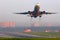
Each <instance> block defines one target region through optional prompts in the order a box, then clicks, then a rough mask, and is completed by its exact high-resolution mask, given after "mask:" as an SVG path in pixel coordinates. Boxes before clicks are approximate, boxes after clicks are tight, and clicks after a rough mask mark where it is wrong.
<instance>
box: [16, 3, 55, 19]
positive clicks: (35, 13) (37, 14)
mask: <svg viewBox="0 0 60 40" xmlns="http://www.w3.org/2000/svg"><path fill="white" fill-rule="evenodd" d="M39 9H40V4H39V3H37V4H36V5H35V7H34V11H28V12H23V13H16V14H24V15H26V14H29V15H30V17H34V18H37V17H42V14H56V13H51V12H45V11H39Z"/></svg>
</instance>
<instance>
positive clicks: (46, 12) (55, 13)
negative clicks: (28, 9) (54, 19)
mask: <svg viewBox="0 0 60 40" xmlns="http://www.w3.org/2000/svg"><path fill="white" fill-rule="evenodd" d="M42 14H56V13H54V12H45V11H43V12H42Z"/></svg>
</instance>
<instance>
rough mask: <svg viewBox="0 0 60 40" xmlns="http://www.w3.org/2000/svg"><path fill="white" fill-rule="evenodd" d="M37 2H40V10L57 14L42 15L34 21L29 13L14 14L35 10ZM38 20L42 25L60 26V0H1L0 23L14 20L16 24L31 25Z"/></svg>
mask: <svg viewBox="0 0 60 40" xmlns="http://www.w3.org/2000/svg"><path fill="white" fill-rule="evenodd" d="M37 3H40V7H41V8H40V11H47V12H55V13H56V14H52V15H42V17H41V18H40V19H39V18H36V19H33V20H34V21H33V22H32V21H31V18H30V17H28V16H27V15H17V14H14V13H17V12H28V11H33V10H34V6H35V5H36V4H37ZM37 21H39V24H40V26H47V25H51V26H60V0H0V23H2V22H14V23H15V25H16V26H30V25H31V24H32V23H34V22H37Z"/></svg>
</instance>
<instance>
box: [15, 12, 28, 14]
mask: <svg viewBox="0 0 60 40" xmlns="http://www.w3.org/2000/svg"><path fill="white" fill-rule="evenodd" d="M16 14H28V12H23V13H16Z"/></svg>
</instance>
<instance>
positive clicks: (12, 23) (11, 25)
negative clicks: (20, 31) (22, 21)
mask: <svg viewBox="0 0 60 40" xmlns="http://www.w3.org/2000/svg"><path fill="white" fill-rule="evenodd" d="M2 26H3V27H14V26H15V23H14V22H2Z"/></svg>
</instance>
